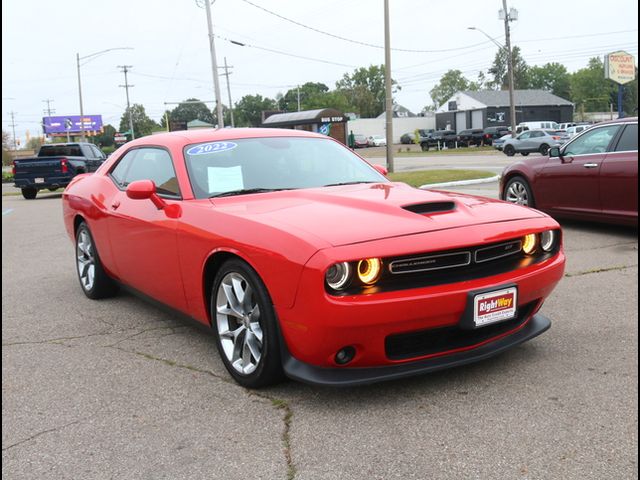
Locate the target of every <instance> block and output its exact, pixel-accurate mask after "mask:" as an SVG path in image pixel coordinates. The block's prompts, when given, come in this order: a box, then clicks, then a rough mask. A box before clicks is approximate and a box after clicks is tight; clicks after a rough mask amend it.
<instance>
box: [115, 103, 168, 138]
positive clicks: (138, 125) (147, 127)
mask: <svg viewBox="0 0 640 480" xmlns="http://www.w3.org/2000/svg"><path fill="white" fill-rule="evenodd" d="M131 114H132V116H133V131H134V133H135V136H136V138H139V137H144V136H146V135H151V132H153V131H154V130H155V129H156V128H158V127H159V125H158V124H157V123H156V122H154V121H153V120H152V119H150V118H149V117H148V116H147V112H146V111H145V109H144V107H143V106H142V105H140V104H138V103H134V104H133V105H131ZM127 130H129V109H128V108H127V109H126V110H125V112H124V113H123V114H122V118H121V119H120V131H121V132H125V131H127Z"/></svg>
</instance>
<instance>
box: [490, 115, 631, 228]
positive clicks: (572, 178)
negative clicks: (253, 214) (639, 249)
mask: <svg viewBox="0 0 640 480" xmlns="http://www.w3.org/2000/svg"><path fill="white" fill-rule="evenodd" d="M500 198H501V199H503V200H507V201H509V202H512V203H517V204H520V205H526V206H529V207H535V208H537V209H539V210H543V211H545V212H547V213H549V214H551V215H553V216H556V217H564V218H573V219H578V220H596V221H602V222H607V223H620V224H625V225H638V118H637V117H633V118H622V119H619V120H614V121H610V122H603V123H599V124H597V125H594V126H593V127H591V128H590V129H588V130H585V131H584V132H583V133H581V134H580V135H577V136H575V137H574V138H573V139H571V141H569V142H568V143H566V144H564V145H563V146H562V147H554V148H552V149H551V150H550V151H549V156H548V157H546V156H543V157H531V158H527V159H523V160H521V161H519V162H517V163H514V164H512V165H510V166H508V167H507V168H506V169H505V170H504V172H503V173H502V178H501V180H500Z"/></svg>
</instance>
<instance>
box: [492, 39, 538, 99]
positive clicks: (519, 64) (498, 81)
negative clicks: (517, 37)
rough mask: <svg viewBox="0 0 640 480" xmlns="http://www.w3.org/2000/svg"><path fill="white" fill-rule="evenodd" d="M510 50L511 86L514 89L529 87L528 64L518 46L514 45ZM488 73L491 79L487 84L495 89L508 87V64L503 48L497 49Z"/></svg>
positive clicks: (505, 51) (506, 88)
mask: <svg viewBox="0 0 640 480" xmlns="http://www.w3.org/2000/svg"><path fill="white" fill-rule="evenodd" d="M511 51H512V55H513V88H514V90H524V89H526V88H529V77H528V73H529V66H528V65H527V62H525V61H524V58H522V55H521V53H520V47H518V46H515V47H513V48H512V49H511ZM488 73H489V75H491V76H492V77H493V80H491V81H490V82H489V84H488V86H489V87H490V88H493V89H495V90H508V89H509V65H508V58H507V50H506V49H505V48H501V49H500V50H498V53H496V57H495V59H494V60H493V66H492V67H491V68H490V69H489V70H488Z"/></svg>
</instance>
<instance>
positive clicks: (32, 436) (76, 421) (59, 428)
mask: <svg viewBox="0 0 640 480" xmlns="http://www.w3.org/2000/svg"><path fill="white" fill-rule="evenodd" d="M77 423H80V420H74V421H73V422H69V423H67V424H65V425H61V426H59V427H54V428H50V429H48V430H43V431H42V432H38V433H36V434H34V435H31V436H30V437H29V438H25V439H24V440H20V441H19V442H16V443H14V444H12V445H9V446H8V447H4V448H3V449H2V451H3V452H6V451H7V450H9V449H11V448H14V447H18V446H20V445H22V444H24V443H27V442H30V441H31V440H35V439H36V438H38V437H40V436H41V435H46V434H47V433H53V432H57V431H59V430H62V429H63V428H67V427H70V426H71V425H75V424H77Z"/></svg>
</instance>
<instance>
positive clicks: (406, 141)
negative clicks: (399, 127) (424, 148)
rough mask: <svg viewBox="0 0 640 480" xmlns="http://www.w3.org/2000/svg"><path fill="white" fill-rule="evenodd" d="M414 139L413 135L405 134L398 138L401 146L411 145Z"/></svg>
mask: <svg viewBox="0 0 640 480" xmlns="http://www.w3.org/2000/svg"><path fill="white" fill-rule="evenodd" d="M415 138H416V135H415V133H405V134H404V135H402V136H401V137H400V143H402V144H403V145H411V144H412V143H414V140H415Z"/></svg>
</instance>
